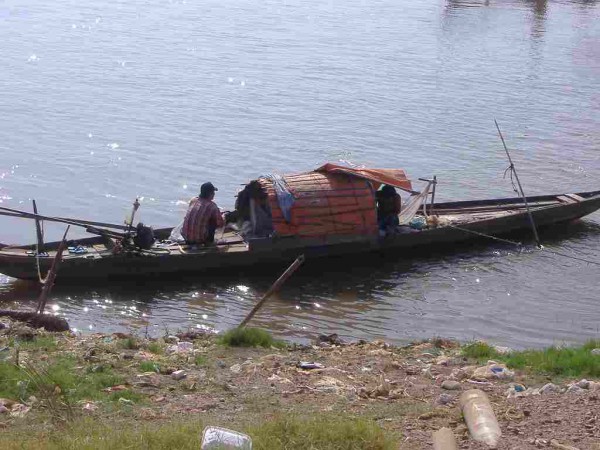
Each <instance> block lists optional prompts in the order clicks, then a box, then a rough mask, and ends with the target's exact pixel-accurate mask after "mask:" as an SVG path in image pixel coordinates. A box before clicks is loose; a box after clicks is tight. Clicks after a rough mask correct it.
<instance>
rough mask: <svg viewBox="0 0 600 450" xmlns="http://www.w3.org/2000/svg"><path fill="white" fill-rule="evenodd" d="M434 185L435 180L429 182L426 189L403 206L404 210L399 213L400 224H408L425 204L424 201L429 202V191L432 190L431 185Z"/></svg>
mask: <svg viewBox="0 0 600 450" xmlns="http://www.w3.org/2000/svg"><path fill="white" fill-rule="evenodd" d="M432 185H433V181H430V182H429V183H427V186H425V189H423V190H422V191H421V192H420V193H419V194H417V195H413V196H411V197H410V198H409V199H408V201H407V202H406V204H405V205H403V206H402V211H401V212H400V214H399V215H398V219H399V221H400V225H408V223H409V222H410V221H411V220H412V219H413V217H415V215H416V214H417V212H418V211H419V209H421V207H422V206H423V204H424V203H426V202H427V198H428V197H429V191H430V190H431V186H432Z"/></svg>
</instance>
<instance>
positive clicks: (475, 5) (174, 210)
mask: <svg viewBox="0 0 600 450" xmlns="http://www.w3.org/2000/svg"><path fill="white" fill-rule="evenodd" d="M0 41H1V42H2V45H1V48H0V67H1V70H0V118H1V121H0V155H1V158H0V202H2V205H3V206H9V207H16V208H27V209H28V208H30V199H31V198H35V199H36V200H37V203H38V206H39V209H40V211H41V212H42V213H51V214H54V215H63V216H74V217H84V218H88V219H98V220H104V221H113V222H115V221H116V222H120V221H122V220H123V218H124V216H125V214H126V212H127V211H128V210H129V208H130V204H131V202H132V200H133V199H134V198H135V196H141V197H143V202H142V208H141V213H142V220H143V221H144V222H146V223H150V224H153V225H155V226H161V225H174V224H176V223H177V222H179V221H180V220H181V217H182V215H183V213H184V211H185V203H186V201H187V199H188V198H189V197H191V196H192V195H194V194H195V193H196V191H197V189H198V186H199V184H200V183H201V182H203V181H205V180H209V179H210V180H211V181H212V182H213V183H215V184H216V185H217V186H218V187H219V192H218V197H217V202H218V203H219V205H220V206H222V207H231V206H232V205H233V198H234V197H233V196H234V194H235V192H236V191H237V189H238V188H239V187H240V185H241V184H242V183H244V182H245V181H246V180H248V179H250V178H253V177H256V176H257V175H260V174H263V173H266V172H275V171H276V172H281V173H286V172H290V171H292V172H295V171H301V170H308V169H311V168H313V167H315V166H316V165H318V164H320V163H322V162H324V161H327V160H333V161H336V160H350V161H353V162H355V163H359V164H365V165H373V166H381V167H403V168H405V169H406V170H407V171H408V173H409V174H410V175H411V176H412V177H413V179H416V178H418V177H425V176H427V177H428V176H431V175H433V174H436V175H437V176H438V179H439V180H440V184H439V186H438V193H437V194H436V196H437V197H438V198H441V199H442V200H444V199H445V200H449V199H474V198H484V197H498V196H512V195H513V192H512V187H511V184H510V182H509V181H508V180H505V179H503V172H504V169H505V168H506V166H507V162H506V157H505V155H504V152H503V150H502V147H501V143H500V141H499V139H498V137H497V135H496V131H495V128H494V123H493V119H494V118H497V119H498V121H499V122H500V125H501V126H502V128H503V130H504V134H505V137H506V139H507V141H508V143H509V146H510V147H511V148H512V149H513V150H512V152H513V157H514V159H515V161H516V164H517V168H518V170H519V172H520V176H521V178H522V181H523V183H524V185H525V188H526V191H527V193H528V194H530V195H533V194H543V193H559V192H578V191H585V190H592V189H599V188H600V4H599V3H598V2H596V1H593V0H587V1H585V0H580V1H556V2H551V1H544V0H537V1H534V0H532V1H527V0H522V1H517V0H514V1H510V0H508V1H495V0H486V1H477V0H473V1H462V0H454V1H453V0H445V1H444V0H429V1H424V0H413V1H407V2H396V1H391V0H382V1H377V0H374V1H358V0H344V1H341V0H329V1H325V2H324V1H314V0H306V1H299V0H290V1H274V0H266V1H264V2H259V3H257V4H251V3H248V2H243V1H240V0H219V1H212V0H208V1H205V2H195V1H190V0H187V1H186V0H181V1H159V0H146V1H136V0H133V1H128V2H123V1H114V2H108V1H106V0H90V1H86V2H75V1H72V0H64V1H61V2H52V3H48V2H41V1H39V0H28V1H17V0H6V1H4V2H2V3H0ZM62 231H63V229H62V228H61V227H53V226H51V225H47V230H46V236H47V238H48V239H51V238H57V237H58V236H59V234H60V233H62ZM542 238H543V240H544V242H545V244H546V248H547V249H550V250H552V249H554V250H557V251H560V252H562V253H568V254H573V255H578V256H579V257H583V258H587V259H590V260H595V261H600V258H599V256H598V254H599V251H600V215H599V214H595V215H592V216H589V217H588V218H587V219H586V220H585V221H582V222H580V223H578V224H574V225H572V226H569V227H561V228H560V229H556V230H554V231H551V232H546V233H545V234H544V235H543V236H542ZM34 239H35V231H34V227H33V224H32V223H29V222H19V221H17V220H15V219H9V218H5V217H0V242H7V243H8V242H10V243H14V242H32V241H34ZM403 256H404V257H403ZM282 269H283V268H282ZM598 271H599V267H598V266H594V265H590V264H586V263H583V262H580V261H576V260H572V259H567V258H564V257H560V256H556V255H554V254H552V253H550V252H548V251H544V252H539V251H536V250H530V251H526V252H523V253H518V252H516V251H515V249H514V248H511V247H510V246H509V245H505V244H495V243H490V245H478V246H474V247H461V248H457V249H456V251H455V252H447V251H446V252H441V253H440V252H436V249H427V250H423V252H422V254H421V255H418V256H417V257H411V258H408V257H406V255H398V258H397V259H396V260H390V259H382V258H377V257H375V258H369V259H365V258H357V261H356V262H355V263H353V264H348V261H345V260H336V259H334V260H331V261H329V262H328V263H326V264H324V265H323V264H319V265H317V266H314V267H310V266H307V267H304V268H302V270H301V271H300V272H299V273H298V274H297V275H294V277H293V278H292V279H291V280H290V281H289V282H288V283H287V284H286V285H285V287H284V288H283V290H282V291H281V292H280V293H279V294H278V295H277V296H275V297H274V298H273V299H272V300H271V302H270V303H268V304H267V306H266V307H265V308H264V310H262V311H261V313H260V314H259V315H258V316H257V317H256V324H257V325H262V326H265V327H268V328H270V329H272V330H274V331H275V332H276V333H277V334H279V335H280V336H287V337H291V338H294V339H300V340H302V339H307V338H310V337H312V336H314V335H315V334H317V333H321V332H338V333H339V334H341V335H344V336H347V337H354V338H369V339H371V338H380V337H381V338H385V339H388V340H390V341H395V342H399V341H403V340H406V339H415V338H421V337H430V336H432V335H443V336H449V337H456V338H460V339H472V338H486V339H490V340H492V341H494V342H498V343H502V344H508V345H512V346H515V347H524V346H542V345H548V344H551V343H556V342H578V341H583V340H585V339H588V338H590V337H598V336H600V307H599V302H600V300H599V297H598V287H599V282H598V274H599V272H598ZM277 275H278V274H275V273H274V274H273V276H272V277H263V278H256V277H249V276H245V275H244V274H239V273H227V272H226V271H224V273H223V274H222V276H220V277H211V278H209V279H206V278H202V277H197V278H185V279H181V280H176V281H173V280H171V281H168V282H147V283H145V284H143V285H140V284H137V285H136V284H133V283H130V284H107V283H102V284H101V285H96V286H79V287H74V286H61V285H60V284H59V285H57V286H56V288H55V291H54V292H53V295H52V299H51V304H52V306H54V308H55V309H56V310H57V313H60V314H64V315H65V316H66V317H67V318H68V319H69V321H70V322H71V324H72V326H74V327H76V328H78V329H81V330H90V329H92V330H101V331H112V330H117V329H118V330H123V329H130V328H132V327H135V328H137V329H138V330H140V332H144V330H145V329H146V327H148V330H149V331H150V332H154V333H158V332H163V330H164V329H170V330H173V329H176V328H182V327H188V326H190V327H211V328H216V329H219V330H222V329H225V328H227V327H230V326H232V325H234V324H236V323H237V322H239V321H240V320H241V319H242V318H243V316H244V314H245V312H247V311H248V310H249V308H250V307H251V305H252V304H253V302H254V301H255V300H256V299H257V298H258V297H260V295H261V294H262V293H263V292H264V291H265V290H266V289H267V288H268V286H269V285H270V283H271V282H272V281H273V279H274V278H276V276H277ZM36 296H37V287H36V286H35V285H32V284H28V283H23V282H17V281H15V280H12V279H8V278H7V277H3V276H1V275H0V301H1V302H2V305H3V306H8V307H13V306H18V305H20V304H22V305H30V304H32V302H33V301H34V299H35V298H36Z"/></svg>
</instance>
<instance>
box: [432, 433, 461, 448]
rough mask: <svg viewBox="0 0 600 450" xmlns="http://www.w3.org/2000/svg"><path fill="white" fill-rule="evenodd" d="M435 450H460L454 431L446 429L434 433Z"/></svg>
mask: <svg viewBox="0 0 600 450" xmlns="http://www.w3.org/2000/svg"><path fill="white" fill-rule="evenodd" d="M433 450H458V445H456V439H454V434H453V433H452V430H450V429H449V428H445V427H444V428H440V429H439V430H437V431H436V432H435V433H433Z"/></svg>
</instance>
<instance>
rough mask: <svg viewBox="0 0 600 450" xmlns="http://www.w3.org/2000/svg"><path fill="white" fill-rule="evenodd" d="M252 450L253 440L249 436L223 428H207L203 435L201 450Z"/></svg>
mask: <svg viewBox="0 0 600 450" xmlns="http://www.w3.org/2000/svg"><path fill="white" fill-rule="evenodd" d="M217 449H219V450H221V449H225V450H238V449H239V450H252V439H251V438H250V436H248V435H247V434H243V433H239V432H237V431H233V430H229V429H227V428H221V427H206V428H205V429H204V432H203V433H202V444H201V447H200V450H217Z"/></svg>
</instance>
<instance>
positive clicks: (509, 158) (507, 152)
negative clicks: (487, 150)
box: [494, 119, 542, 248]
mask: <svg viewBox="0 0 600 450" xmlns="http://www.w3.org/2000/svg"><path fill="white" fill-rule="evenodd" d="M494 123H495V124H496V129H497V130H498V134H499V135H500V139H501V140H502V145H503V146H504V150H505V151H506V156H508V161H509V162H510V170H512V172H513V173H514V174H515V179H516V180H517V184H518V185H519V190H520V191H521V197H523V202H525V207H526V208H527V215H528V216H529V222H530V223H531V229H532V230H533V236H534V238H535V242H536V244H537V246H538V247H539V248H542V243H541V242H540V237H539V236H538V232H537V228H536V227H535V222H534V220H533V214H531V209H530V208H529V203H528V202H527V197H526V196H525V192H524V191H523V186H521V181H520V180H519V175H517V169H516V168H515V165H514V163H513V160H512V158H511V157H510V153H509V151H508V147H507V146H506V142H504V136H502V131H500V126H499V125H498V122H497V121H496V119H494Z"/></svg>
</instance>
